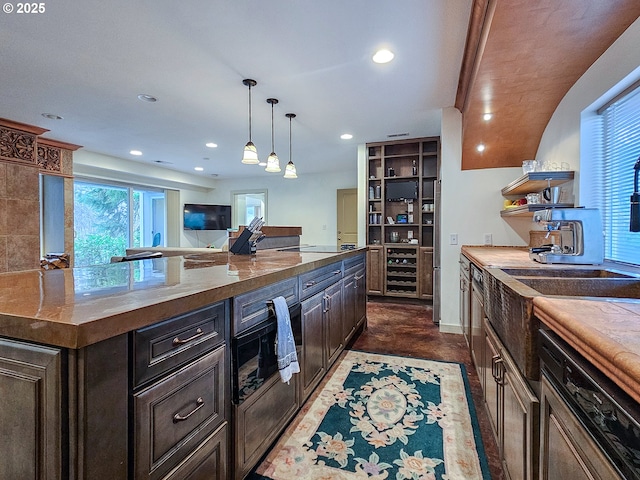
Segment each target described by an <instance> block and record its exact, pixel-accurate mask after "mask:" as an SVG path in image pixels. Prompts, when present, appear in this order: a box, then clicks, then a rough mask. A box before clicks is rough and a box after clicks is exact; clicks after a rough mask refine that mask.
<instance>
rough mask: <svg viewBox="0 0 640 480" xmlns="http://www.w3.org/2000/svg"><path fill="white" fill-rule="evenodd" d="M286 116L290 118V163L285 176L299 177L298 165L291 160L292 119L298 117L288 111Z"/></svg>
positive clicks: (285, 170)
mask: <svg viewBox="0 0 640 480" xmlns="http://www.w3.org/2000/svg"><path fill="white" fill-rule="evenodd" d="M285 117H287V118H288V119H289V163H287V166H286V167H285V169H284V178H298V174H297V172H296V166H295V165H294V164H293V162H292V161H291V119H293V118H296V114H295V113H287V114H286V115H285Z"/></svg>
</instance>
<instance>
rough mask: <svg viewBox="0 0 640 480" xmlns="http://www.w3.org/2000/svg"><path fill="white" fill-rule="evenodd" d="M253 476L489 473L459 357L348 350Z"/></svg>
mask: <svg viewBox="0 0 640 480" xmlns="http://www.w3.org/2000/svg"><path fill="white" fill-rule="evenodd" d="M314 395H315V398H314V399H313V401H312V404H311V406H310V407H309V408H308V410H307V411H306V413H303V414H299V415H298V418H296V419H295V420H294V421H293V422H292V423H291V425H290V426H289V428H287V430H286V431H285V433H284V434H283V435H282V437H281V438H280V440H279V441H278V442H277V444H276V445H275V447H274V448H273V449H272V450H271V451H270V453H269V454H268V455H267V457H266V458H265V460H264V461H263V463H262V464H261V465H260V466H259V467H258V468H257V469H256V475H254V476H253V477H251V478H253V479H259V478H263V479H273V480H292V479H296V480H297V479H315V480H320V479H331V480H339V479H344V480H347V479H385V478H388V479H397V480H401V479H426V480H430V479H434V480H435V479H442V480H458V479H460V480H463V479H464V480H474V479H489V478H490V474H489V468H488V465H487V461H486V457H485V455H484V449H483V446H482V440H481V438H480V432H479V429H478V425H477V419H476V417H475V410H474V408H473V403H472V401H471V395H470V392H469V387H468V381H467V378H466V371H465V370H464V366H463V365H460V364H458V363H448V362H439V361H432V360H423V359H417V358H407V357H397V356H391V355H379V354H373V353H365V352H359V351H348V352H346V354H345V355H344V356H343V358H342V360H341V361H340V362H339V364H338V365H337V366H336V367H334V368H333V370H332V371H331V372H330V374H329V379H328V381H327V383H326V385H325V387H324V388H323V389H322V390H321V391H320V392H319V393H317V394H314Z"/></svg>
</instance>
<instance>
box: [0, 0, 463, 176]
mask: <svg viewBox="0 0 640 480" xmlns="http://www.w3.org/2000/svg"><path fill="white" fill-rule="evenodd" d="M14 5H16V3H15V2H14ZM44 5H45V9H46V10H45V12H44V13H40V14H34V13H32V14H18V13H15V12H14V13H11V14H7V13H4V14H0V51H1V58H2V60H1V63H0V117H4V118H8V119H10V120H14V121H18V122H23V123H27V124H31V125H37V126H40V127H42V128H47V129H49V130H50V131H49V132H48V133H46V134H44V135H43V136H44V137H48V138H52V139H55V140H60V141H64V142H69V143H75V144H79V145H82V146H83V147H84V149H85V150H88V151H94V152H99V153H103V154H108V155H112V156H115V157H120V158H124V159H133V158H132V156H131V155H130V154H129V153H128V152H129V150H131V149H139V150H141V151H142V152H143V156H142V157H139V158H138V159H134V160H136V161H140V162H149V163H152V162H158V161H162V162H170V163H167V164H162V165H163V166H165V167H167V168H171V169H175V170H180V171H184V172H188V173H196V172H194V170H193V169H194V167H196V166H202V167H204V169H205V170H204V172H203V173H201V174H200V175H203V176H210V175H212V174H217V175H218V176H219V178H229V177H238V176H247V175H251V176H254V175H256V176H258V175H276V174H268V173H265V172H264V171H263V168H262V167H258V166H253V165H242V164H241V163H240V158H241V156H242V149H243V147H244V144H245V143H246V142H247V140H248V90H247V87H245V86H244V85H243V84H242V80H243V79H244V78H253V79H255V80H256V81H257V82H258V84H257V86H256V87H254V88H253V89H252V97H253V142H254V143H255V144H256V146H257V148H258V154H259V156H260V158H261V159H266V156H267V155H268V154H269V152H270V151H271V110H270V108H271V107H270V106H269V104H267V102H266V99H267V98H268V97H275V98H277V99H279V101H280V103H279V104H278V105H276V106H275V107H274V119H275V120H274V125H275V127H274V128H275V150H276V152H277V154H278V156H279V157H280V163H281V166H282V167H283V171H284V165H285V164H286V162H287V161H288V160H289V120H288V119H287V118H286V117H285V113H289V112H292V113H295V114H297V118H295V119H294V120H293V124H292V132H293V134H292V144H293V161H294V163H295V164H296V166H297V169H298V174H299V175H305V174H307V173H317V172H322V171H327V170H338V171H339V170H343V169H347V168H349V169H352V168H353V166H354V164H355V162H356V149H357V145H358V144H362V143H366V142H372V141H384V140H388V139H389V138H388V135H394V134H404V133H406V134H408V136H409V137H419V136H428V135H439V134H440V109H441V108H443V107H447V106H451V105H453V104H454V101H455V95H456V88H457V84H458V75H459V71H460V63H461V59H462V53H463V48H464V43H465V38H466V32H467V26H468V21H469V14H470V11H471V0H322V1H318V0H225V1H222V0H190V1H175V0H171V1H169V0H136V1H131V0H109V1H104V0H99V1H98V0H83V1H82V2H79V1H77V0H55V1H49V2H45V3H44ZM383 46H384V47H388V48H390V49H391V50H393V51H394V52H395V54H396V57H395V59H394V60H393V62H391V63H389V64H387V65H377V64H374V63H373V62H372V61H371V55H372V54H373V53H374V51H375V50H376V49H378V48H379V47H383ZM141 93H144V94H150V95H153V96H156V97H157V98H158V102H156V103H144V102H141V101H140V100H138V99H137V98H136V97H137V95H138V94H141ZM42 113H53V114H57V115H60V116H62V117H64V118H63V120H50V119H47V118H44V117H42V116H41V114H42ZM342 133H351V134H353V139H352V140H348V141H345V140H341V139H340V135H341V134H342ZM210 141H211V142H215V143H217V144H218V148H216V149H209V148H207V147H205V143H206V142H210ZM152 164H153V165H154V166H156V163H152Z"/></svg>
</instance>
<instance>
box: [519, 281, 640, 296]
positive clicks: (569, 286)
mask: <svg viewBox="0 0 640 480" xmlns="http://www.w3.org/2000/svg"><path fill="white" fill-rule="evenodd" d="M516 280H517V281H519V282H521V283H523V284H525V285H527V286H528V287H531V288H532V289H533V290H535V291H536V292H539V293H540V294H542V295H552V296H558V295H559V296H563V297H611V298H634V299H640V279H638V278H633V277H630V278H578V277H572V278H567V277H564V278H559V277H555V278H554V277H547V278H543V277H519V278H516Z"/></svg>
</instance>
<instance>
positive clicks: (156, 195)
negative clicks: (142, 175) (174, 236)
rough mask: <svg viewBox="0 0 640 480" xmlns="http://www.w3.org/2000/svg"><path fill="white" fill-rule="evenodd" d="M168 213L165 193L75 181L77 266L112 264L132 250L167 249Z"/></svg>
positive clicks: (133, 187) (75, 246) (141, 188)
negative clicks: (165, 240)
mask: <svg viewBox="0 0 640 480" xmlns="http://www.w3.org/2000/svg"><path fill="white" fill-rule="evenodd" d="M165 210H166V208H165V193H164V191H162V190H153V189H150V188H146V187H135V186H127V185H117V184H104V183H94V182H91V181H84V180H76V181H75V182H74V229H75V232H74V234H75V235H74V253H75V259H74V264H75V266H78V267H81V266H86V265H97V264H101V263H109V261H110V260H111V257H113V256H123V255H125V254H126V249H127V248H130V247H145V246H148V247H150V246H159V245H164V240H163V237H165V230H166V229H165V219H166V214H165Z"/></svg>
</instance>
